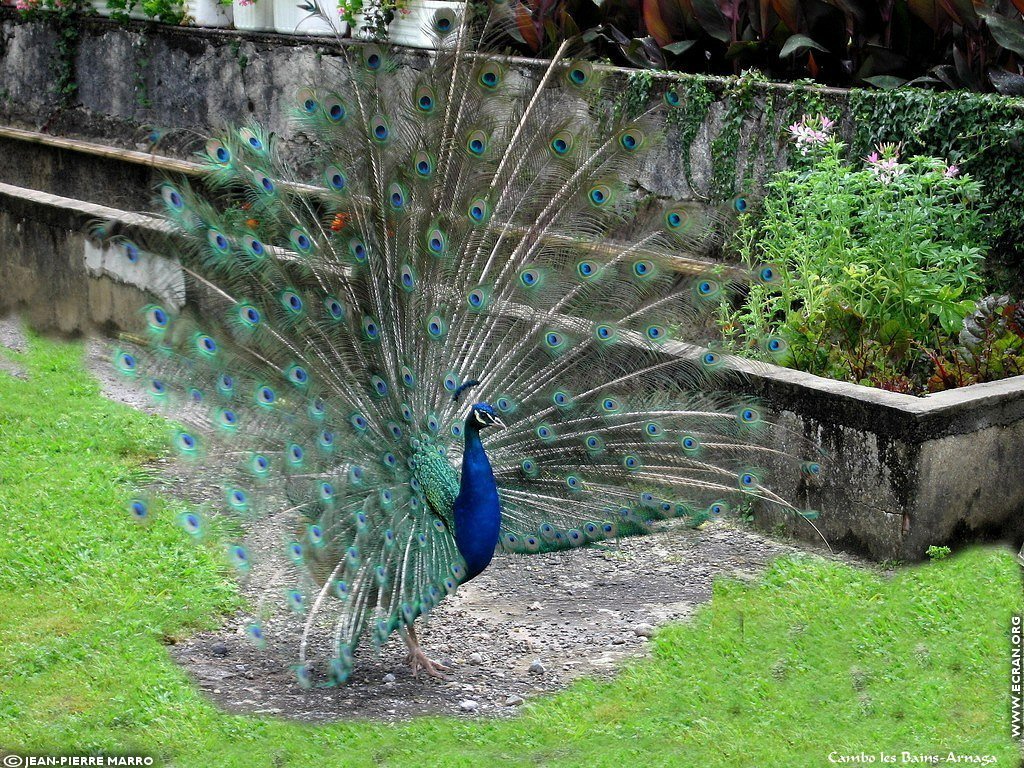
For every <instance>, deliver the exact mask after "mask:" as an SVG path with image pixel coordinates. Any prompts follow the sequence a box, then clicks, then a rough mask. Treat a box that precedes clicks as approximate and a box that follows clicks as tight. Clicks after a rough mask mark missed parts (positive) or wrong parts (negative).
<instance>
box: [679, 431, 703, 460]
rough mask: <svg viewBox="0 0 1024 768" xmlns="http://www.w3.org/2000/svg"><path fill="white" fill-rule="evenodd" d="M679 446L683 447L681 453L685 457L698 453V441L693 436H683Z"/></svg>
mask: <svg viewBox="0 0 1024 768" xmlns="http://www.w3.org/2000/svg"><path fill="white" fill-rule="evenodd" d="M679 444H680V445H681V446H682V447H683V452H684V453H686V454H687V455H690V456H693V455H695V454H697V453H699V452H700V440H698V439H697V438H696V437H694V436H693V435H683V437H682V439H681V440H680V441H679Z"/></svg>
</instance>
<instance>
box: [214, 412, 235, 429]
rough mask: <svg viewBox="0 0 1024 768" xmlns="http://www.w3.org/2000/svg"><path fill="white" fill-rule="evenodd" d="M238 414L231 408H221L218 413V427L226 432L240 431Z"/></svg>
mask: <svg viewBox="0 0 1024 768" xmlns="http://www.w3.org/2000/svg"><path fill="white" fill-rule="evenodd" d="M238 422H239V418H238V414H237V413H235V412H234V411H233V410H231V409H230V408H221V409H220V410H219V411H218V412H217V426H219V427H221V428H222V429H225V430H232V431H233V430H236V429H238Z"/></svg>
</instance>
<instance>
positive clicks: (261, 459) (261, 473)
mask: <svg viewBox="0 0 1024 768" xmlns="http://www.w3.org/2000/svg"><path fill="white" fill-rule="evenodd" d="M249 469H250V470H251V471H252V473H253V474H254V475H256V476H257V477H265V476H266V475H267V474H269V473H270V459H268V458H267V457H266V456H264V455H263V454H261V453H256V454H253V456H252V457H251V458H250V459H249Z"/></svg>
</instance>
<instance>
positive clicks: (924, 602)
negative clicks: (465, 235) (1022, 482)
mask: <svg viewBox="0 0 1024 768" xmlns="http://www.w3.org/2000/svg"><path fill="white" fill-rule="evenodd" d="M81 356H82V347H81V345H79V344H67V343H59V342H53V341H47V340H43V339H37V338H32V339H30V343H29V348H28V350H27V352H25V353H23V354H19V355H14V354H11V355H10V357H12V358H15V359H16V361H17V363H18V364H19V365H20V366H22V367H23V368H24V370H25V373H26V375H27V376H28V379H27V380H24V379H20V378H16V377H13V376H9V375H7V374H6V373H3V372H0V441H2V445H3V451H2V452H0V511H2V513H3V518H4V526H5V536H3V537H0V680H2V681H3V682H2V684H0V750H9V751H18V752H33V753H68V752H72V753H83V752H99V751H103V752H132V753H139V752H141V753H146V754H150V755H152V756H153V757H154V758H155V759H156V764H157V765H160V766H168V765H170V766H182V767H183V768H193V767H195V766H218V767H221V766H223V767H225V768H226V767H229V766H246V768H251V767H252V766H309V765H343V766H446V767H452V766H455V767H458V766H479V765H484V764H492V765H544V766H616V767H617V768H618V767H619V766H622V765H624V764H629V763H632V764H635V765H644V766H690V765H692V766H736V765H761V766H770V765H785V766H796V767H799V766H821V765H825V764H827V756H828V754H829V753H830V752H833V751H837V752H839V753H844V752H849V753H855V752H857V751H860V750H865V751H873V752H878V751H879V750H886V751H890V752H898V751H901V750H910V751H912V752H921V753H924V752H934V753H937V754H942V755H946V754H947V753H948V752H949V751H955V752H957V753H975V754H986V755H994V756H995V757H996V759H997V762H996V765H1006V766H1011V765H1017V764H1018V763H1019V761H1020V757H1021V755H1020V751H1019V747H1018V746H1015V745H1014V743H1013V741H1012V740H1011V738H1010V734H1009V682H1008V679H1009V658H1010V644H1009V626H1010V617H1011V615H1012V614H1014V613H1022V612H1024V591H1022V583H1021V569H1020V567H1019V565H1018V564H1017V563H1016V561H1015V559H1014V556H1013V553H1012V552H1010V551H1009V550H1008V549H1004V548H1000V547H988V548H981V547H979V548H974V549H970V550H967V551H962V552H955V553H953V554H952V555H951V556H949V557H946V558H944V559H941V560H935V561H933V562H931V563H928V564H925V565H922V566H919V567H913V568H906V569H904V570H902V571H900V572H898V573H896V574H895V575H889V574H885V573H882V572H881V571H878V570H873V569H865V568H862V567H854V566H851V565H846V564H842V563H838V562H834V561H828V560H824V559H821V558H818V557H815V556H810V555H804V556H791V557H784V558H782V559H780V560H778V561H776V562H775V563H774V564H773V565H772V566H771V568H769V570H768V571H767V572H766V574H765V575H764V578H763V579H762V580H761V581H760V582H758V583H744V582H738V581H730V580H720V581H718V582H716V584H715V587H714V596H713V600H712V602H711V604H710V605H709V606H707V607H705V608H704V609H702V610H701V611H699V612H698V614H697V615H696V616H695V617H694V619H693V620H692V621H691V622H688V623H686V624H680V625H673V626H668V627H665V628H663V629H662V630H660V631H659V632H658V633H657V635H656V637H655V639H654V641H653V649H652V657H651V658H649V659H645V660H642V661H639V662H636V663H634V664H631V665H629V666H627V667H626V668H625V669H624V670H623V671H621V672H620V673H619V674H618V675H617V676H616V677H615V678H614V679H611V680H602V681H581V682H578V683H576V684H575V685H573V686H572V687H571V688H570V689H569V690H567V691H565V692H563V693H561V694H558V695H556V696H551V697H547V698H543V699H539V700H536V701H534V702H531V703H529V704H528V705H527V706H526V707H525V709H524V711H523V712H522V713H521V714H520V715H519V716H518V717H515V718H512V719H508V720H483V719H479V720H478V719H453V718H439V717H435V718H423V719H419V720H415V721H412V722H405V723H397V724H386V723H374V722H343V723H337V724H331V725H318V726H310V725H304V724H299V723H293V722H288V721H285V720H278V719H273V718H269V717H258V716H241V715H230V714H225V713H223V712H220V711H218V710H217V709H216V708H215V707H213V706H212V705H211V704H210V703H209V702H208V701H207V700H206V699H204V698H203V696H202V694H201V693H200V692H199V691H198V690H197V689H196V688H195V687H194V686H193V685H192V684H191V683H190V682H189V680H188V678H187V677H186V675H185V674H184V672H183V671H182V670H181V669H179V668H178V667H176V666H175V664H174V663H173V662H172V661H171V660H170V657H169V655H168V653H167V652H166V649H165V646H164V643H165V642H166V640H167V639H168V638H173V637H181V636H183V635H185V634H188V633H190V632H192V631H193V630H196V629H198V628H201V627H209V626H212V625H215V624H216V623H217V622H218V621H219V620H220V619H221V617H222V616H223V615H225V614H226V613H227V612H230V611H232V610H234V609H235V608H236V607H238V605H239V597H238V593H237V591H236V590H235V588H234V586H233V585H232V582H231V580H230V579H229V578H228V575H227V568H226V566H225V565H224V564H222V561H221V558H220V555H219V549H218V545H217V539H218V535H217V531H216V530H215V531H214V533H213V535H212V536H211V538H210V539H209V540H208V543H207V544H204V545H200V546H196V545H194V544H192V543H191V542H190V541H188V540H187V539H188V537H187V536H186V535H184V534H183V533H182V532H181V530H180V528H179V527H178V526H177V525H176V523H175V521H174V517H175V511H176V507H175V505H174V504H173V503H168V504H167V508H166V509H165V510H164V511H163V512H162V513H161V514H159V515H156V516H155V519H154V520H153V522H152V523H151V524H150V525H149V526H147V527H144V528H140V527H138V526H137V525H136V524H134V523H133V522H131V520H130V519H129V515H128V514H127V513H126V511H125V509H124V501H125V499H126V498H128V496H129V495H130V492H131V487H132V485H133V483H134V482H135V481H136V480H137V479H138V478H139V475H140V473H144V472H145V471H147V470H146V467H147V465H148V464H149V463H150V462H151V461H152V460H153V459H154V458H155V457H157V456H158V455H159V454H160V453H161V451H162V448H161V446H162V445H163V444H164V442H165V437H166V432H167V429H168V426H167V424H166V422H163V421H161V420H159V419H156V418H152V417H148V416H145V415H142V414H140V413H138V412H135V411H133V410H130V409H128V408H127V407H124V406H121V405H118V404H115V403H112V402H109V401H107V400H105V399H104V398H103V397H101V395H100V393H99V388H98V385H97V384H96V382H95V381H94V380H93V379H92V378H91V377H90V376H89V375H88V374H87V373H86V372H85V371H84V370H83V367H82V363H81Z"/></svg>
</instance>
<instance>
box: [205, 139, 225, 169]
mask: <svg viewBox="0 0 1024 768" xmlns="http://www.w3.org/2000/svg"><path fill="white" fill-rule="evenodd" d="M206 156H207V157H208V158H210V160H211V161H212V162H214V163H216V164H217V165H228V164H229V163H230V162H231V150H230V149H228V148H227V146H225V144H224V142H222V141H220V140H219V139H210V140H209V141H208V142H206Z"/></svg>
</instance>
